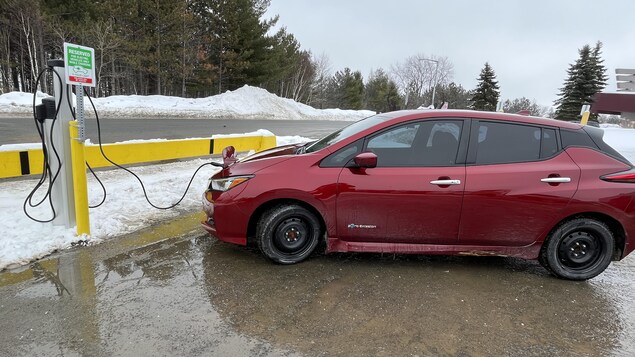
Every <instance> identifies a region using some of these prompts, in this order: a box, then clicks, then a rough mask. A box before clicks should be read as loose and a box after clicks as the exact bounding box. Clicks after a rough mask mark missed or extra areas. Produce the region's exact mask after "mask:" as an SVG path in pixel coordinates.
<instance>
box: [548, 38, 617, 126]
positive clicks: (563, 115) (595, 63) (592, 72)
mask: <svg viewBox="0 0 635 357" xmlns="http://www.w3.org/2000/svg"><path fill="white" fill-rule="evenodd" d="M578 53H579V55H580V57H579V58H578V59H577V60H576V62H575V63H574V64H571V65H570V66H569V70H568V71H567V74H568V77H567V79H566V80H565V82H564V87H562V88H561V89H560V94H559V95H558V97H559V98H558V99H557V100H556V101H555V102H554V104H555V105H556V106H557V109H556V113H555V118H556V119H559V120H575V119H579V118H580V109H581V108H582V106H583V105H584V104H590V103H591V102H592V101H593V95H595V94H596V93H598V92H600V91H601V90H602V89H604V87H605V86H606V80H607V79H608V77H607V76H606V68H605V67H604V65H603V62H604V60H602V58H601V55H602V43H601V42H597V44H596V45H595V48H593V49H591V47H590V46H589V45H584V47H582V48H581V49H579V50H578Z"/></svg>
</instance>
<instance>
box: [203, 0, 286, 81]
mask: <svg viewBox="0 0 635 357" xmlns="http://www.w3.org/2000/svg"><path fill="white" fill-rule="evenodd" d="M268 6H269V0H231V1H229V0H197V1H195V2H194V4H193V6H192V8H193V9H194V12H195V13H196V14H197V16H199V17H200V19H201V21H202V25H203V33H205V34H206V36H207V37H206V41H205V43H203V44H202V48H201V53H202V54H203V57H204V59H205V61H206V62H207V63H206V65H204V66H202V67H203V68H204V69H207V70H211V71H210V72H211V73H209V74H213V75H214V76H215V78H214V82H215V86H216V87H217V93H221V92H223V91H225V90H227V89H229V90H233V89H236V88H238V87H240V86H242V85H244V84H251V85H261V84H263V83H265V82H267V81H268V80H269V78H271V76H272V75H273V72H275V71H278V70H279V67H277V66H276V65H275V61H274V59H275V55H274V53H272V47H273V46H274V44H275V41H274V40H273V39H272V37H270V36H268V35H267V32H268V31H269V29H270V28H271V27H272V26H274V25H275V24H276V22H277V20H278V18H277V17H275V18H273V19H271V20H267V21H262V20H261V19H260V18H261V17H262V16H263V15H264V13H265V11H266V10H267V7H268Z"/></svg>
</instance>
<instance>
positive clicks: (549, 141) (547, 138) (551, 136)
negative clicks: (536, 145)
mask: <svg viewBox="0 0 635 357" xmlns="http://www.w3.org/2000/svg"><path fill="white" fill-rule="evenodd" d="M556 153H558V140H557V139H556V130H555V129H546V128H542V141H541V142H540V158H541V159H546V158H548V157H552V156H553V155H555V154H556Z"/></svg>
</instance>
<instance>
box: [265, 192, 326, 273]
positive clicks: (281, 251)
mask: <svg viewBox="0 0 635 357" xmlns="http://www.w3.org/2000/svg"><path fill="white" fill-rule="evenodd" d="M320 235H321V228H320V222H319V221H318V219H317V218H316V217H315V215H314V214H313V213H311V212H310V211H309V210H307V209H306V208H304V207H302V206H299V205H295V204H288V205H279V206H275V207H272V208H270V209H269V210H267V211H265V213H264V214H263V215H262V216H261V217H260V221H259V222H258V226H257V228H256V241H257V243H258V247H259V248H260V250H261V251H262V253H263V254H264V255H265V256H266V257H267V258H269V259H271V260H272V261H274V262H276V263H279V264H294V263H298V262H301V261H303V260H304V259H306V258H307V257H309V255H311V253H313V251H314V250H315V247H316V246H317V245H318V242H319V240H320Z"/></svg>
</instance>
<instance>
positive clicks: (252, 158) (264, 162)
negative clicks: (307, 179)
mask: <svg viewBox="0 0 635 357" xmlns="http://www.w3.org/2000/svg"><path fill="white" fill-rule="evenodd" d="M301 146H302V144H295V145H285V146H278V147H275V148H272V149H268V150H264V151H261V152H258V153H256V154H253V155H249V156H247V157H245V158H242V159H240V160H238V161H237V162H236V163H234V164H233V165H230V166H229V167H227V168H225V169H223V170H221V171H220V172H219V173H217V174H216V175H214V177H227V176H237V175H251V174H255V173H256V172H258V171H260V170H262V169H264V168H267V167H270V166H273V165H276V164H279V163H281V162H283V161H287V160H289V159H292V158H294V157H297V156H296V150H297V149H298V148H299V147H301Z"/></svg>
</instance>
